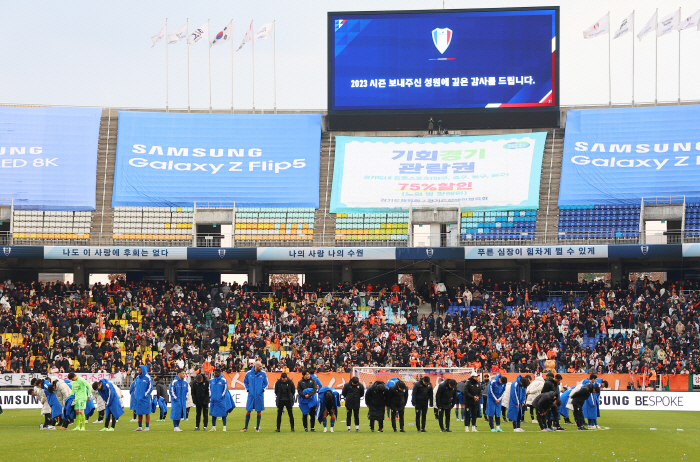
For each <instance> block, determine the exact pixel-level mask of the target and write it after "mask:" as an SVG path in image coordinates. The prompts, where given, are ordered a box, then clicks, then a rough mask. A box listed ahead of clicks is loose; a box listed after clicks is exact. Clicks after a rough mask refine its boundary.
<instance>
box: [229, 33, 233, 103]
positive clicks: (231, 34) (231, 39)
mask: <svg viewBox="0 0 700 462" xmlns="http://www.w3.org/2000/svg"><path fill="white" fill-rule="evenodd" d="M229 37H230V38H229V40H230V41H231V114H233V19H231V31H230V32H229Z"/></svg>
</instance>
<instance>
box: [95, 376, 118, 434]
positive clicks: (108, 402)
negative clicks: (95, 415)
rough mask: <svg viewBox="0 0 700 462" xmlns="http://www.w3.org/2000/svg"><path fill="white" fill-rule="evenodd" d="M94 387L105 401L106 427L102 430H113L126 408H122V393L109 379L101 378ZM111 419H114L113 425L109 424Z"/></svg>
mask: <svg viewBox="0 0 700 462" xmlns="http://www.w3.org/2000/svg"><path fill="white" fill-rule="evenodd" d="M92 389H93V390H94V391H95V392H96V393H97V394H98V395H99V396H100V399H101V400H102V402H103V403H104V412H105V416H104V422H105V427H104V428H103V429H102V430H100V431H101V432H113V431H114V426H115V425H117V420H118V419H119V417H121V416H122V415H124V408H122V403H121V401H119V398H120V397H121V396H120V395H121V393H120V392H119V391H117V388H116V387H115V386H114V385H112V383H111V382H110V381H109V380H107V379H101V380H99V381H97V382H95V383H93V384H92ZM110 419H111V420H112V426H111V427H110V426H109V421H110Z"/></svg>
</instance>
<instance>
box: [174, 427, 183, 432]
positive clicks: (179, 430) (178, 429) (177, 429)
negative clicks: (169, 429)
mask: <svg viewBox="0 0 700 462" xmlns="http://www.w3.org/2000/svg"><path fill="white" fill-rule="evenodd" d="M173 431H174V432H181V431H182V428H180V427H175V428H174V429H173Z"/></svg>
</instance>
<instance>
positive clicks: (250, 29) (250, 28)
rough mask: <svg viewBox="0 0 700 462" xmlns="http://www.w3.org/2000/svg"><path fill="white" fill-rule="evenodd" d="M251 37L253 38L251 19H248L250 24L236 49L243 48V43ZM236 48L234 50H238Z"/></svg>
mask: <svg viewBox="0 0 700 462" xmlns="http://www.w3.org/2000/svg"><path fill="white" fill-rule="evenodd" d="M252 38H253V21H250V26H249V27H248V31H247V32H246V33H245V37H243V41H242V42H241V46H239V47H238V50H240V49H241V48H243V45H245V44H246V43H248V42H250V41H251V39H252ZM238 50H236V51H238Z"/></svg>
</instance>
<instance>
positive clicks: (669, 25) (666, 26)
mask: <svg viewBox="0 0 700 462" xmlns="http://www.w3.org/2000/svg"><path fill="white" fill-rule="evenodd" d="M680 23H681V9H680V8H678V11H676V12H675V13H671V14H669V15H667V16H664V17H663V18H661V21H659V28H658V29H656V35H657V36H658V37H661V36H662V35H666V34H668V33H669V32H671V31H672V30H674V29H676V28H678V25H679V24H680Z"/></svg>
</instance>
